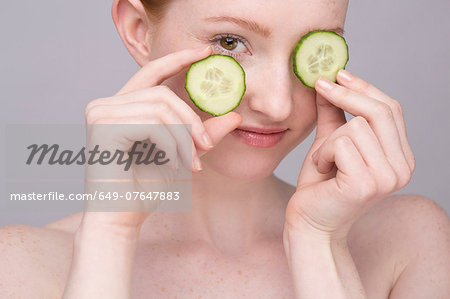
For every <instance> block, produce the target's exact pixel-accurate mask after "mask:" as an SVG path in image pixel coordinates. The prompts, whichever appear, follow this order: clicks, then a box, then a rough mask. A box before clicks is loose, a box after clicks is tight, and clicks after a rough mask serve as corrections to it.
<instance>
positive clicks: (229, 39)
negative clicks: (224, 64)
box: [214, 34, 248, 57]
mask: <svg viewBox="0 0 450 299" xmlns="http://www.w3.org/2000/svg"><path fill="white" fill-rule="evenodd" d="M214 43H215V44H216V47H217V49H218V50H219V51H220V52H222V53H223V54H226V55H231V56H233V57H234V56H238V55H240V54H244V53H245V52H248V51H247V47H246V42H245V40H243V39H241V38H239V37H235V36H230V35H228V34H227V35H223V36H219V37H217V38H216V39H215V42H214Z"/></svg>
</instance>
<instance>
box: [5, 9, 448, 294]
mask: <svg viewBox="0 0 450 299" xmlns="http://www.w3.org/2000/svg"><path fill="white" fill-rule="evenodd" d="M288 2H289V3H288ZM174 3H175V4H174V5H172V6H171V7H170V8H169V13H168V15H167V17H166V18H165V19H164V22H163V23H162V24H161V25H160V26H159V27H155V25H154V24H152V23H151V22H150V21H149V20H148V19H147V18H146V15H145V13H144V11H143V9H142V6H141V5H140V3H139V1H135V0H133V1H132V0H129V1H127V0H116V1H114V4H113V19H114V22H115V24H116V27H117V29H118V32H119V34H120V36H121V38H122V40H123V41H124V44H125V46H126V47H127V49H128V50H129V52H130V53H131V55H132V56H133V57H134V58H135V60H136V61H137V62H138V64H139V65H140V66H142V69H141V70H140V71H139V72H138V73H137V74H136V75H135V76H133V78H131V79H130V81H129V82H127V84H125V86H124V87H122V88H121V89H120V90H119V92H118V93H117V94H116V95H114V96H112V97H108V98H102V99H96V100H94V101H92V102H91V103H89V105H88V107H87V108H86V121H87V123H88V124H90V123H140V122H151V123H152V122H156V123H159V122H160V123H172V122H173V121H181V122H182V123H192V124H193V133H192V141H193V143H194V145H195V148H196V149H197V150H196V151H194V152H193V153H192V159H193V161H194V163H193V164H194V165H195V161H196V157H200V158H201V165H202V168H203V170H201V171H200V170H198V169H195V167H194V169H193V170H192V171H193V206H194V209H193V211H192V212H191V213H182V214H168V213H167V214H166V213H127V214H121V213H106V214H102V213H98V214H96V213H85V214H84V215H83V214H76V215H73V216H71V217H67V218H64V219H61V220H60V221H57V222H55V223H51V224H49V225H47V226H45V227H43V228H33V227H28V226H11V227H6V228H3V229H1V230H0V240H1V242H2V243H0V250H1V253H2V257H3V258H2V259H0V283H1V284H0V297H2V298H3V297H6V298H15V297H17V298H20V297H22V298H61V296H62V295H63V294H64V296H65V297H64V298H69V299H72V298H89V297H90V298H101V297H104V298H108V299H111V298H149V297H155V298H241V297H244V298H245V297H248V298H330V297H332V298H388V297H389V298H414V297H417V298H444V297H446V295H448V293H449V287H448V285H446V283H447V282H448V281H449V268H450V267H449V252H450V250H449V249H450V248H449V240H448V236H449V221H448V216H447V215H446V213H445V212H444V211H443V210H442V209H441V208H439V207H438V206H437V205H436V204H435V203H434V202H432V201H431V200H429V199H426V198H424V197H422V196H419V195H398V196H389V195H390V194H392V193H394V192H395V191H398V190H400V189H401V188H402V187H404V186H405V185H406V184H407V183H408V182H409V180H410V178H411V174H412V172H413V171H414V167H415V162H414V156H413V154H412V151H411V149H410V147H409V144H408V140H407V136H406V130H405V125H404V120H403V116H402V113H401V107H400V106H399V104H398V102H397V101H395V100H394V99H392V98H390V97H389V96H388V95H386V94H384V93H382V92H381V91H380V90H378V89H376V88H375V87H374V86H372V85H370V84H369V83H368V82H365V81H363V80H362V79H360V78H358V77H357V76H355V75H352V74H350V73H349V72H340V73H339V75H338V83H339V85H337V84H331V83H330V82H326V81H324V80H319V81H318V83H317V84H316V88H315V89H314V90H313V89H310V88H307V87H305V86H304V85H302V84H301V83H300V82H299V80H298V79H297V78H296V77H295V75H294V74H293V72H292V69H291V63H290V55H291V52H292V49H293V47H294V46H295V44H296V42H297V41H298V38H299V37H300V36H301V35H302V34H305V33H307V32H308V31H309V30H312V29H319V28H320V29H331V30H335V31H337V32H339V30H340V29H339V28H342V27H343V26H344V20H345V13H346V7H347V2H346V1H344V0H339V1H325V0H323V1H322V0H320V1H319V0H318V1H309V0H304V1H287V2H286V3H285V2H283V3H285V4H286V6H280V5H279V2H275V1H269V2H264V5H261V2H260V1H256V0H255V1H245V2H242V1H235V2H233V1H231V2H229V3H228V4H227V5H223V2H220V5H219V3H218V4H217V5H211V1H208V2H202V1H200V0H198V1H175V2H174ZM219 8H220V10H218V9H219ZM187 11H195V12H196V16H197V17H198V18H197V17H196V18H192V16H191V15H190V14H186V12H187ZM237 12H247V15H246V14H244V15H243V16H242V15H241V16H240V17H246V18H249V19H256V20H257V22H258V23H263V24H264V25H265V27H266V28H265V29H266V30H263V31H264V32H265V33H264V32H262V31H261V30H260V32H259V33H255V32H250V31H248V29H244V28H243V27H242V26H237V25H236V22H234V23H233V22H229V20H228V21H224V20H223V19H222V20H221V21H220V22H217V19H215V21H213V22H211V19H210V20H209V21H205V20H204V19H205V18H208V17H211V16H217V15H218V14H219V13H220V15H236V13H237ZM273 15H277V16H279V17H278V18H273ZM200 19H201V20H202V21H200ZM298 20H302V21H301V22H298ZM240 24H241V25H242V22H241V23H240ZM244 27H245V26H244ZM155 28H157V29H155ZM253 28H254V26H253ZM268 31H271V32H272V34H268V33H267V32H268ZM224 32H225V33H228V32H230V33H232V34H236V35H240V36H244V38H246V39H247V40H248V41H247V44H246V45H245V46H244V44H243V43H242V42H240V44H239V47H237V48H236V49H234V50H233V55H237V53H238V52H239V55H240V56H238V58H237V59H238V60H239V62H240V63H241V64H242V65H243V67H244V68H245V70H246V74H247V75H248V79H249V80H248V86H247V88H248V89H247V92H246V95H245V97H244V99H243V102H242V104H241V105H240V106H239V107H238V108H237V109H236V110H235V111H233V112H231V113H229V114H227V115H224V116H221V117H217V118H211V117H210V116H209V115H207V114H206V113H203V112H201V111H199V110H198V109H197V108H196V107H195V106H194V105H193V103H192V102H191V101H190V100H189V99H188V98H187V96H186V94H185V92H184V91H183V82H184V77H185V70H186V69H185V67H187V66H188V65H189V64H190V63H192V62H194V61H196V60H199V59H201V58H203V57H206V56H208V55H210V54H211V53H212V52H213V51H214V52H221V53H222V51H223V49H222V50H219V47H218V44H217V42H215V43H214V45H213V47H212V49H213V50H211V48H205V47H206V45H208V44H211V43H212V42H211V41H210V39H211V37H213V36H214V35H217V34H219V33H224ZM262 35H266V36H265V37H263V36H262ZM186 48H187V49H186ZM191 48H192V49H191ZM228 54H230V53H228ZM230 55H231V54H230ZM349 78H350V79H349ZM280 82H283V84H280ZM327 83H328V86H329V88H326V86H327ZM344 110H345V111H347V112H349V113H351V114H353V115H355V118H353V119H352V120H351V121H349V122H347V121H346V120H345V117H344V113H343V111H344ZM241 124H245V125H249V124H253V125H255V124H256V125H260V126H277V127H287V128H289V131H288V132H287V133H286V135H285V137H284V138H283V140H282V141H281V142H280V143H279V144H278V145H277V146H275V147H273V148H270V149H264V150H262V149H255V148H253V147H250V146H248V145H245V144H243V143H241V142H240V141H238V140H237V139H236V138H235V137H233V136H231V134H229V133H230V132H231V131H233V130H234V129H235V128H236V127H238V126H239V125H241ZM316 124H317V130H316V138H315V141H314V143H313V145H312V147H311V149H310V150H309V152H308V154H307V157H306V159H305V161H304V162H303V165H302V169H301V172H300V176H299V179H298V183H297V186H291V185H288V184H286V183H284V182H283V181H281V180H279V179H278V178H276V177H275V176H274V175H273V170H274V169H275V168H276V166H277V165H278V163H279V162H280V161H281V159H282V158H284V156H285V155H286V154H287V153H288V152H289V151H290V150H292V149H293V148H294V147H295V146H297V145H298V144H299V143H300V142H301V141H302V140H303V139H304V138H306V136H307V135H308V134H309V133H310V132H311V131H312V130H313V128H314V126H315V125H316ZM134 133H135V134H137V135H139V134H145V133H146V132H134ZM204 133H207V134H208V135H209V137H210V139H211V142H212V143H213V145H214V147H213V149H212V150H211V147H208V145H207V143H206V142H205V141H204V140H203V139H202V136H203V134H204ZM114 137H115V138H113V139H112V140H128V137H129V136H122V135H120V134H118V135H117V136H114ZM139 137H145V136H140V135H139ZM116 138H117V139H116ZM136 138H138V137H136ZM137 140H139V139H137ZM313 153H317V154H316V155H313ZM190 159H191V157H188V158H187V159H186V157H184V159H183V163H185V164H187V165H188V166H190V165H189V164H190V162H191V161H190ZM244 163H245V164H244ZM243 165H245V167H243ZM88 187H89V188H95V184H94V183H89V184H88ZM3 253H4V255H3ZM18 261H22V263H18ZM23 280H26V281H27V288H23V286H22V285H21V284H20V283H19V282H20V281H23ZM330 294H332V295H330Z"/></svg>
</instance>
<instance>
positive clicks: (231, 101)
mask: <svg viewBox="0 0 450 299" xmlns="http://www.w3.org/2000/svg"><path fill="white" fill-rule="evenodd" d="M185 89H186V91H187V93H188V95H189V98H190V99H191V100H192V102H194V104H195V105H196V106H197V107H198V108H199V109H200V110H202V111H204V112H207V113H209V114H211V115H213V116H220V115H223V114H226V113H228V112H230V111H232V110H234V109H235V108H236V107H237V106H239V104H240V102H241V99H242V97H243V96H244V93H245V90H246V85H245V72H244V69H243V68H242V66H241V65H240V64H239V63H238V62H237V61H236V60H235V59H234V58H233V57H231V56H228V55H220V54H214V55H211V56H208V57H206V58H204V59H202V60H199V61H197V62H194V63H193V64H192V65H191V66H190V67H189V70H188V71H187V74H186V84H185Z"/></svg>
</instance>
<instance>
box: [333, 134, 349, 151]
mask: <svg viewBox="0 0 450 299" xmlns="http://www.w3.org/2000/svg"><path fill="white" fill-rule="evenodd" d="M352 143H353V142H352V140H351V139H350V137H348V136H345V135H344V136H339V137H338V138H336V140H335V141H334V144H335V146H336V148H338V149H346V148H347V147H348V146H350V145H352Z"/></svg>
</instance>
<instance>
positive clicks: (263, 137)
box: [232, 127, 288, 148]
mask: <svg viewBox="0 0 450 299" xmlns="http://www.w3.org/2000/svg"><path fill="white" fill-rule="evenodd" d="M287 130H288V129H285V128H268V127H266V128H263V127H239V128H237V129H235V130H234V131H233V132H232V135H234V136H236V137H237V138H238V139H239V140H240V141H242V142H244V143H245V144H247V145H250V146H253V147H259V148H270V147H273V146H275V145H277V144H278V143H279V142H280V141H281V139H282V138H283V136H284V134H285V133H286V131H287Z"/></svg>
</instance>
